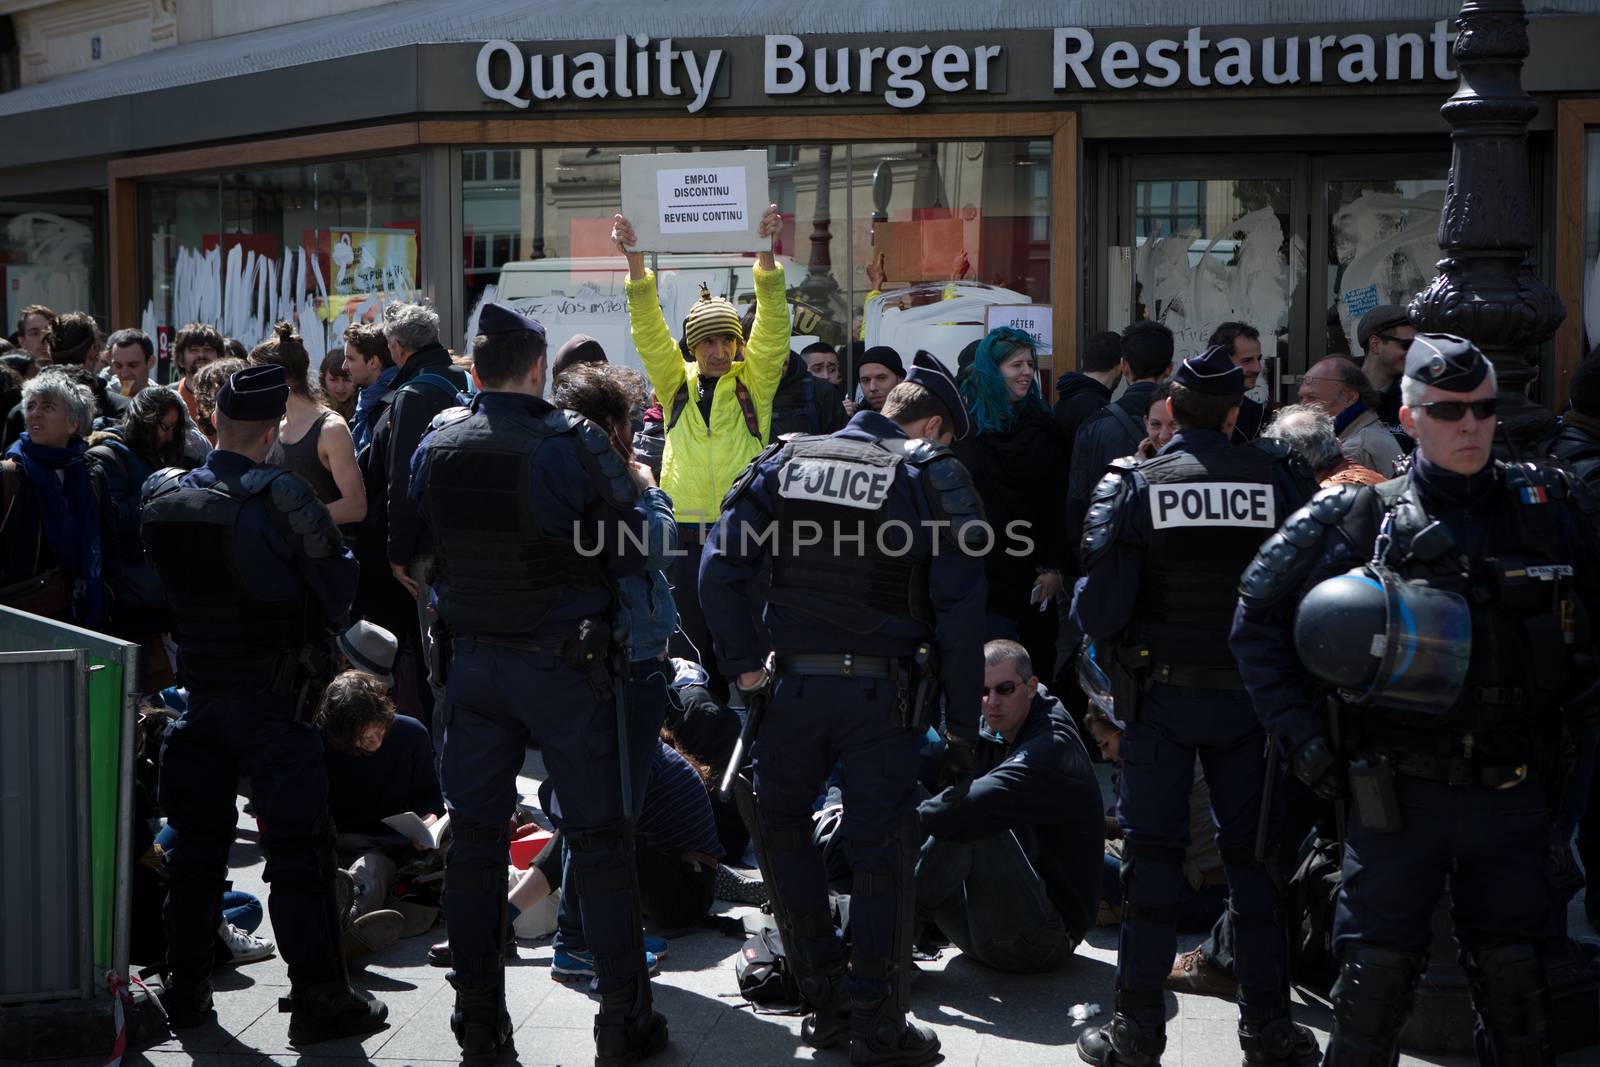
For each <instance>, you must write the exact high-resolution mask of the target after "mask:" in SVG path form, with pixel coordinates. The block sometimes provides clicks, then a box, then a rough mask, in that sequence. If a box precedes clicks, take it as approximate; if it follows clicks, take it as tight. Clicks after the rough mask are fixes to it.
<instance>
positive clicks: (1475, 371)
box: [1406, 333, 1489, 393]
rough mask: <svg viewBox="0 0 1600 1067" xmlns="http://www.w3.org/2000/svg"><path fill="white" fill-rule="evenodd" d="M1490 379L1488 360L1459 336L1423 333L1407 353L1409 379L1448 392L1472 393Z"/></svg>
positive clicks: (1474, 346) (1476, 348) (1475, 346)
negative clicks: (1485, 380)
mask: <svg viewBox="0 0 1600 1067" xmlns="http://www.w3.org/2000/svg"><path fill="white" fill-rule="evenodd" d="M1488 376H1489V360H1488V358H1487V357H1485V356H1484V354H1483V353H1482V352H1480V351H1478V346H1477V345H1475V344H1473V343H1472V342H1471V341H1469V340H1467V339H1466V338H1464V337H1457V336H1456V335H1455V334H1450V333H1419V334H1417V336H1416V338H1415V339H1414V340H1413V341H1412V342H1411V348H1410V349H1409V350H1408V351H1407V352H1406V377H1407V378H1410V379H1412V380H1413V381H1418V382H1421V383H1422V384H1423V385H1431V386H1433V387H1434V388H1435V389H1443V390H1444V391H1445V392H1447V393H1470V392H1472V391H1473V390H1474V389H1476V388H1477V387H1478V386H1479V385H1481V384H1482V383H1483V380H1484V379H1485V378H1487V377H1488Z"/></svg>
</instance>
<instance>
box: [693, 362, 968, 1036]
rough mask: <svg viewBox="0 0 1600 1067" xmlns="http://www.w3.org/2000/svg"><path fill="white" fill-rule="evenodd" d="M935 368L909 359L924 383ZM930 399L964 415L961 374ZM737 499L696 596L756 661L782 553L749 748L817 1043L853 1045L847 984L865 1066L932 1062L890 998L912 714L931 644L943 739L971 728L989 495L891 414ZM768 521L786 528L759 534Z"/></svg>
mask: <svg viewBox="0 0 1600 1067" xmlns="http://www.w3.org/2000/svg"><path fill="white" fill-rule="evenodd" d="M940 373H941V372H935V371H929V370H916V371H913V375H915V376H921V378H922V379H923V380H925V381H929V382H932V381H933V379H931V378H927V376H928V375H930V374H940ZM930 391H933V392H935V395H936V396H939V397H940V398H941V399H944V400H945V401H946V407H947V408H951V407H954V408H955V409H956V410H957V411H958V412H959V415H960V416H961V417H964V416H965V411H964V410H961V409H960V401H959V394H957V392H956V389H955V384H954V382H953V381H951V380H950V379H949V376H948V375H942V376H941V377H940V379H939V380H938V382H937V383H936V384H935V385H933V386H931V387H930ZM723 508H724V510H723V516H722V518H721V520H720V521H719V522H718V524H717V526H716V527H715V528H714V530H713V532H712V536H711V538H710V539H709V540H708V541H707V544H706V548H705V552H704V555H703V557H702V561H701V571H700V596H701V604H702V606H703V607H704V608H705V614H706V618H707V619H708V620H711V622H712V632H713V637H714V638H715V640H716V642H717V657H718V662H719V663H720V664H721V665H722V668H723V669H724V670H725V671H727V672H729V674H730V676H737V675H738V674H739V673H742V672H745V671H753V670H757V669H759V668H760V667H761V664H762V661H763V659H764V657H765V655H766V652H767V649H766V648H764V647H761V644H760V642H759V639H758V637H757V634H756V630H755V627H754V625H753V623H752V622H750V621H749V620H750V611H749V606H750V604H751V602H752V600H751V598H752V591H753V590H754V589H755V588H756V586H757V584H758V580H759V576H760V574H761V573H762V571H763V570H764V569H765V568H766V567H767V566H768V564H769V562H770V565H771V575H772V581H771V591H770V594H769V598H768V602H767V605H766V611H765V615H764V618H765V621H766V625H767V627H768V629H769V630H770V632H771V635H772V643H773V646H774V647H775V650H776V657H775V661H774V662H775V667H776V681H775V683H774V689H773V691H772V697H771V707H770V710H769V711H768V712H767V714H766V718H765V725H764V727H763V728H762V730H761V733H760V735H759V736H758V737H757V739H756V745H755V786H756V792H757V794H758V795H759V798H760V805H759V808H760V814H759V818H758V819H757V820H756V821H757V822H758V824H759V827H752V833H755V832H756V830H757V829H758V828H759V830H760V837H761V839H762V840H761V841H760V842H758V852H764V853H765V855H766V856H767V858H768V862H767V866H768V867H769V868H770V869H769V870H767V871H766V872H765V873H766V875H767V877H768V879H769V883H770V884H771V885H772V887H773V890H774V892H775V894H776V896H777V898H778V902H779V904H780V905H781V906H782V908H783V910H784V911H785V912H786V914H787V917H788V921H789V923H791V924H792V926H793V929H794V933H795V938H794V940H793V942H791V943H790V944H789V948H790V952H791V954H792V955H795V956H797V957H798V959H797V961H796V962H797V964H798V966H797V973H799V974H800V975H801V978H802V989H803V992H804V993H805V995H806V998H807V1000H808V1001H809V1002H810V1003H811V1004H812V1005H813V1006H814V1007H815V1008H816V1010H817V1012H818V1015H817V1017H816V1018H814V1019H811V1020H808V1021H807V1023H806V1026H805V1028H804V1035H805V1037H806V1040H807V1041H809V1042H810V1043H812V1044H814V1045H816V1046H818V1047H828V1045H830V1044H833V1043H836V1042H838V1041H839V1040H841V1039H842V1038H843V1036H844V1033H845V1030H846V1028H847V1027H846V1022H845V1019H846V1017H847V1016H848V1014H849V996H850V995H851V994H853V997H854V1014H855V1017H854V1019H852V1020H851V1021H850V1023H849V1029H850V1031H851V1033H852V1058H853V1059H855V1058H856V1057H857V1056H858V1055H860V1056H861V1057H862V1058H861V1059H859V1060H858V1062H865V1063H875V1062H888V1061H887V1060H879V1059H877V1058H874V1057H877V1056H894V1057H900V1058H895V1059H894V1060H893V1062H923V1060H924V1059H925V1058H927V1057H931V1056H932V1055H933V1054H934V1053H936V1052H937V1049H938V1040H937V1038H935V1037H934V1036H933V1034H932V1032H931V1031H927V1030H924V1029H922V1028H919V1027H908V1026H907V1025H906V1024H905V1023H904V1012H905V1002H904V1000H903V999H900V998H897V997H896V996H892V995H890V994H891V989H892V987H893V986H894V985H895V983H896V982H897V980H899V981H904V980H905V979H907V978H908V975H906V974H905V973H904V969H905V968H907V967H909V965H910V959H909V951H910V945H909V943H908V942H909V938H907V937H904V936H903V933H904V932H903V931H902V932H901V933H897V924H898V923H900V922H901V921H904V922H905V923H906V925H907V926H909V920H910V917H911V913H912V909H911V902H910V900H909V899H908V898H909V896H910V893H911V889H912V883H911V877H910V867H911V862H912V860H913V855H912V850H914V848H915V844H914V843H913V842H911V841H910V840H909V835H908V834H907V833H906V828H905V826H904V822H905V820H906V819H907V817H908V815H910V814H912V813H914V810H915V804H916V800H917V793H916V774H917V768H918V762H919V758H918V750H919V748H920V745H921V742H922V733H921V731H917V730H914V729H908V728H907V727H906V726H905V725H904V721H905V718H906V716H907V713H908V711H909V705H910V704H911V703H912V691H913V690H914V689H915V688H916V685H917V678H916V676H915V673H914V668H913V665H912V660H913V657H914V656H915V654H916V652H917V649H918V647H919V645H929V646H932V647H933V648H935V649H936V652H937V656H938V659H939V667H938V672H939V673H938V679H937V680H938V681H939V682H941V683H942V685H943V687H944V692H945V694H946V700H947V705H946V714H947V719H948V721H947V729H948V731H949V732H950V733H951V734H953V735H956V736H957V737H958V738H964V739H967V740H969V741H970V740H975V739H976V737H977V730H978V724H977V715H976V708H977V696H978V688H979V686H980V685H981V684H982V681H983V641H984V621H985V614H984V598H985V582H984V571H983V561H982V559H981V558H980V557H979V556H978V555H977V554H975V553H976V552H977V551H980V550H981V549H982V547H983V544H982V536H983V535H982V530H981V529H980V528H984V526H983V523H982V517H983V516H982V507H981V504H980V503H979V501H978V497H977V494H976V492H975V490H974V489H973V487H972V485H971V482H970V480H969V478H968V476H967V472H966V469H965V468H964V467H962V466H961V464H960V462H959V461H957V460H956V459H955V458H954V456H952V455H951V454H950V453H949V451H948V450H947V449H945V448H943V447H942V446H939V445H935V444H932V443H930V442H928V441H921V440H918V441H910V440H907V439H906V436H905V434H904V433H903V432H902V431H901V430H900V428H899V427H898V426H896V425H895V423H893V422H892V421H890V420H889V419H887V418H885V417H884V416H882V415H880V414H878V413H876V412H871V411H861V412H857V413H856V415H855V416H854V417H853V418H852V419H851V420H850V422H849V423H848V424H847V425H846V426H845V428H844V429H842V430H840V431H838V432H837V433H835V434H833V435H831V436H828V437H800V438H794V439H791V440H790V441H788V442H787V443H783V444H778V445H774V446H773V447H772V448H769V449H767V450H766V451H765V452H763V453H762V454H761V455H760V456H759V457H757V459H756V460H755V461H754V462H753V463H752V464H751V466H750V467H749V468H748V469H747V470H746V472H745V473H744V474H743V475H741V476H740V478H739V479H738V480H737V481H736V482H735V483H734V486H733V488H732V489H731V490H730V491H729V493H728V497H727V499H726V500H725V501H724V504H723ZM807 523H815V524H816V525H815V526H814V527H811V526H807V525H805V524H807ZM836 523H837V524H838V525H837V526H835V524H836ZM774 532H775V539H766V538H764V536H763V535H768V534H773V533H774ZM808 542H809V543H808ZM974 546H976V547H974ZM935 714H936V712H935ZM841 763H842V771H843V781H844V808H845V814H844V830H843V833H844V835H845V850H846V854H847V855H848V857H849V860H850V868H851V870H852V872H853V876H854V883H853V887H852V893H851V909H850V927H851V937H852V945H851V950H850V975H851V979H852V980H851V981H850V982H849V983H848V989H849V993H848V994H847V992H846V988H847V986H846V983H845V981H844V970H845V966H844V958H843V957H844V950H843V948H842V947H841V945H840V941H839V937H838V932H837V930H836V929H835V928H834V924H833V920H832V918H831V916H830V913H829V909H828V887H827V879H826V876H825V873H824V869H823V863H822V858H821V855H820V854H819V853H818V851H817V850H816V849H815V848H814V847H813V846H812V843H811V829H812V827H811V812H812V808H813V803H814V801H815V800H816V798H817V796H818V795H819V794H820V793H821V791H822V786H823V783H824V782H825V780H826V779H827V777H828V775H829V773H830V772H831V771H832V770H833V768H834V767H835V766H836V765H840V764H841ZM902 894H903V895H902ZM902 941H904V942H905V943H903V944H902V943H900V942H902ZM902 952H903V954H901V953H902ZM903 995H904V994H903V991H902V993H901V997H902V998H903ZM858 1043H859V1044H860V1045H861V1046H862V1052H861V1053H859V1054H858V1053H857V1052H856V1046H857V1044H858ZM906 1054H910V1055H911V1056H913V1057H915V1059H914V1060H913V1059H906V1058H903V1057H904V1056H905V1055H906Z"/></svg>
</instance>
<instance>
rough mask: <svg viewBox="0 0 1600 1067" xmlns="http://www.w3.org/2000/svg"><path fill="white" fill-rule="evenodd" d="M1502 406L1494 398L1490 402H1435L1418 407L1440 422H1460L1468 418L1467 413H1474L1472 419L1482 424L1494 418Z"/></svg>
mask: <svg viewBox="0 0 1600 1067" xmlns="http://www.w3.org/2000/svg"><path fill="white" fill-rule="evenodd" d="M1499 406H1500V401H1499V400H1497V399H1495V398H1494V397H1490V398H1489V399H1488V400H1435V401H1434V402H1433V403H1431V404H1418V405H1417V407H1419V408H1421V409H1422V410H1423V411H1426V412H1427V413H1428V416H1429V417H1430V418H1435V419H1438V420H1439V421H1440V422H1460V421H1461V420H1462V419H1464V418H1466V416H1467V412H1469V411H1470V412H1472V417H1473V418H1475V419H1477V420H1478V421H1479V422H1482V421H1483V420H1484V419H1489V418H1493V417H1494V413H1495V409H1496V408H1498V407H1499Z"/></svg>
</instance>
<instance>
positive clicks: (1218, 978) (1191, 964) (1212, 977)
mask: <svg viewBox="0 0 1600 1067" xmlns="http://www.w3.org/2000/svg"><path fill="white" fill-rule="evenodd" d="M1166 986H1167V988H1168V989H1170V990H1172V991H1173V992H1174V993H1197V994H1199V995H1200V996H1202V997H1221V998H1222V999H1223V1000H1234V999H1236V998H1237V997H1238V996H1239V983H1238V982H1237V981H1235V980H1234V979H1232V978H1229V977H1228V976H1227V975H1225V974H1223V973H1222V972H1221V971H1219V970H1217V968H1215V967H1213V966H1212V965H1211V964H1210V963H1208V962H1206V958H1205V955H1204V953H1203V952H1202V951H1201V949H1199V948H1192V949H1190V950H1189V951H1188V952H1184V953H1180V954H1179V956H1178V958H1177V959H1175V960H1173V961H1172V973H1171V974H1169V975H1167V982H1166Z"/></svg>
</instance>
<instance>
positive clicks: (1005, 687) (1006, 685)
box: [983, 682, 1022, 700]
mask: <svg viewBox="0 0 1600 1067" xmlns="http://www.w3.org/2000/svg"><path fill="white" fill-rule="evenodd" d="M1021 684H1022V683H1021V682H1001V683H1000V684H999V685H996V686H987V685H986V686H984V687H983V699H984V700H988V699H989V694H990V693H993V694H995V695H996V696H1002V697H1008V696H1010V695H1011V694H1012V693H1015V692H1016V691H1017V686H1019V685H1021Z"/></svg>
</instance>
